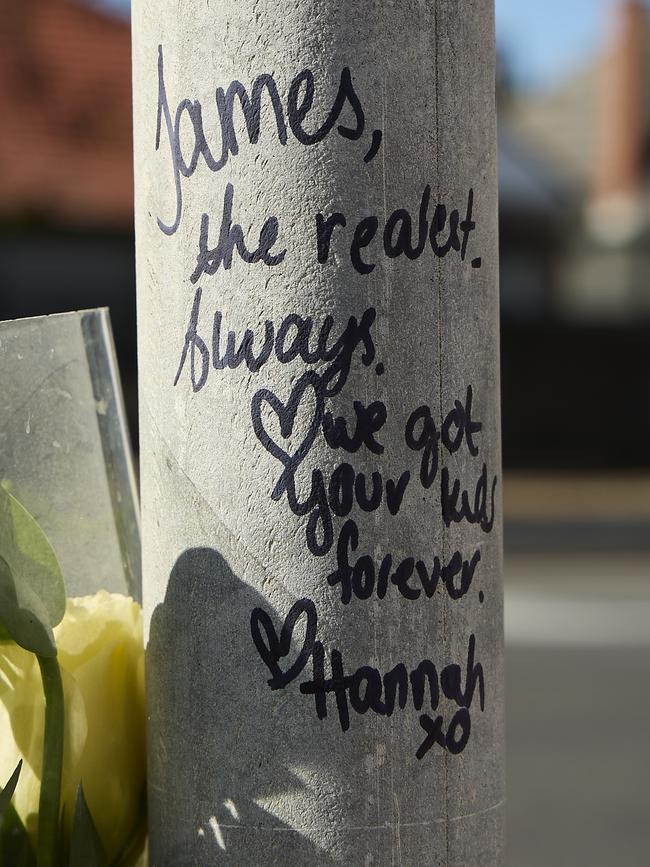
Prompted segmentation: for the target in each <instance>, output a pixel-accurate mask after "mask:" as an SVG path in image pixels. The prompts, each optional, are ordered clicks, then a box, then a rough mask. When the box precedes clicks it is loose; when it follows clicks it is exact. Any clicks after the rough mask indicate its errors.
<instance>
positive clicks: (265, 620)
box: [251, 599, 318, 689]
mask: <svg viewBox="0 0 650 867" xmlns="http://www.w3.org/2000/svg"><path fill="white" fill-rule="evenodd" d="M303 614H306V615H307V624H306V626H305V637H304V639H303V643H302V648H301V650H300V653H299V654H298V656H297V658H296V661H295V662H294V663H293V665H292V666H291V667H290V668H289V669H287V671H283V670H282V668H281V667H280V665H279V664H278V663H279V662H280V660H281V659H284V658H285V657H286V656H288V655H289V652H290V650H291V642H292V640H293V630H294V628H295V625H296V623H297V622H298V620H300V618H301V617H302V615H303ZM317 627H318V615H317V613H316V606H315V605H314V603H313V602H312V601H311V599H299V600H298V601H297V602H296V603H295V605H293V606H292V608H291V611H289V613H288V614H287V617H286V620H285V621H284V623H283V625H282V629H281V631H280V636H279V637H278V634H277V632H276V631H275V626H274V625H273V621H272V620H271V618H270V616H269V615H268V614H267V613H266V611H265V610H264V609H263V608H254V609H253V611H252V612H251V636H252V637H253V642H254V644H255V647H256V648H257V652H258V653H259V655H260V656H261V657H262V659H263V661H264V663H265V664H266V667H267V668H268V670H269V671H270V672H271V674H272V675H273V676H272V677H271V678H270V679H269V681H268V683H269V686H270V687H271V689H283V688H284V687H285V686H287V684H289V683H291V681H292V680H295V679H296V678H297V677H298V675H299V674H300V672H301V671H302V670H303V668H304V667H305V666H306V665H307V662H308V661H309V657H310V656H311V653H312V650H313V649H314V642H315V640H316V630H317ZM262 631H263V632H264V635H262Z"/></svg>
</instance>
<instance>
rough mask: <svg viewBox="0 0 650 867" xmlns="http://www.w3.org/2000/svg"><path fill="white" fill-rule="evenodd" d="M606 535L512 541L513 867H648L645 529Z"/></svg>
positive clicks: (648, 555)
mask: <svg viewBox="0 0 650 867" xmlns="http://www.w3.org/2000/svg"><path fill="white" fill-rule="evenodd" d="M583 529H584V528H583ZM602 529H603V528H600V527H598V526H594V527H592V528H591V533H589V532H585V533H583V534H582V536H581V534H580V533H572V532H571V528H570V527H569V528H568V530H567V528H566V527H565V528H564V530H561V529H560V530H559V531H558V527H557V526H556V528H555V529H549V532H548V533H545V532H544V528H543V527H540V526H538V527H537V528H532V536H531V533H528V536H526V539H527V541H523V542H522V536H521V534H520V533H517V532H515V533H512V532H511V534H510V545H509V548H510V550H511V551H516V552H517V553H515V554H511V555H510V556H508V557H507V560H506V642H507V666H508V670H507V677H508V680H507V697H508V704H507V714H508V733H507V735H508V788H509V791H508V797H509V862H508V863H509V867H647V865H650V530H649V531H648V532H647V533H646V534H645V539H646V540H647V542H646V544H647V547H648V549H649V550H648V551H645V550H642V548H643V541H644V540H643V536H639V537H638V539H637V545H636V548H637V550H635V551H632V552H631V551H630V546H629V544H628V543H625V544H617V543H616V540H617V539H618V540H619V541H620V540H621V539H623V538H624V537H625V532H622V533H617V531H616V529H617V528H616V526H609V527H608V528H607V533H606V535H607V538H609V539H611V540H613V544H607V545H602V544H600V545H599V539H601V540H602V538H603V534H602V532H601V530H602ZM621 529H622V530H625V528H621ZM528 530H531V528H530V527H529V528H528ZM627 530H628V531H629V524H628V526H627ZM524 535H525V534H524ZM589 537H591V538H592V539H593V545H591V546H589V547H590V549H591V551H592V553H585V552H584V551H580V550H573V549H572V548H573V547H575V546H572V544H571V539H576V538H580V540H581V541H580V546H581V547H582V546H584V542H585V539H588V538H589ZM531 538H536V539H538V540H545V545H529V543H530V541H531ZM628 541H629V540H628ZM527 547H529V548H532V549H534V550H529V551H528V552H526V548H527ZM544 547H546V550H545V551H540V550H539V549H540V548H542V549H543V548H544ZM599 547H600V548H601V549H603V548H604V550H600V551H597V549H598V548H599Z"/></svg>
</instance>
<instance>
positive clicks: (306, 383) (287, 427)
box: [251, 370, 325, 500]
mask: <svg viewBox="0 0 650 867" xmlns="http://www.w3.org/2000/svg"><path fill="white" fill-rule="evenodd" d="M309 389H313V391H314V395H315V397H316V403H315V406H314V409H313V415H312V420H311V424H310V425H309V428H308V430H307V433H306V434H305V436H304V438H303V440H302V442H301V443H300V445H299V446H298V448H297V449H296V451H295V452H293V454H291V453H290V452H287V451H285V450H284V449H283V448H281V447H280V446H279V445H278V444H277V443H276V442H275V440H274V439H273V437H271V436H270V435H269V434H268V432H267V430H266V428H265V427H264V421H263V419H262V408H263V406H265V405H266V404H268V405H269V406H270V407H271V409H272V410H273V412H274V413H275V414H276V415H277V417H278V420H279V422H280V433H281V434H282V436H283V437H284V438H285V439H288V438H289V437H290V436H291V435H292V433H293V429H294V426H295V423H296V419H297V417H298V414H299V410H300V407H301V404H302V399H303V397H304V396H305V394H307V392H308V391H309ZM324 412H325V400H324V397H323V388H322V380H321V377H320V376H319V375H318V374H317V373H316V372H315V371H313V370H308V371H307V372H306V373H304V374H303V375H302V376H301V377H300V379H299V380H298V381H297V382H296V384H295V385H294V387H293V389H292V391H291V394H290V396H289V400H288V402H287V403H286V404H285V403H283V402H282V401H281V400H280V398H279V397H278V396H277V395H275V394H273V392H272V391H270V390H269V389H268V388H262V389H260V390H259V391H258V392H256V393H255V394H254V395H253V400H252V402H251V418H252V420H253V430H254V431H255V436H256V437H257V438H258V440H259V441H260V442H261V443H262V445H263V446H264V448H265V449H266V450H267V452H269V454H271V455H273V457H274V458H275V459H276V460H278V461H280V463H281V464H282V465H283V466H284V471H283V472H282V475H281V476H280V478H279V479H278V481H277V482H276V485H275V488H274V489H273V493H272V494H271V499H273V500H279V499H280V497H281V496H282V494H283V493H284V492H285V490H286V489H287V483H288V482H289V480H290V479H291V478H292V476H294V475H295V472H296V470H297V469H298V467H299V466H300V464H301V463H302V462H303V461H304V460H305V458H306V457H307V455H308V454H309V450H310V449H311V447H312V446H313V444H314V440H315V439H316V437H317V435H318V431H319V429H320V426H321V424H322V421H323V414H324Z"/></svg>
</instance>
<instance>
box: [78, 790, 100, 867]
mask: <svg viewBox="0 0 650 867" xmlns="http://www.w3.org/2000/svg"><path fill="white" fill-rule="evenodd" d="M107 863H108V862H107V860H106V855H105V854H104V849H103V847H102V842H101V840H100V839H99V834H98V833H97V828H95V823H94V822H93V817H92V816H91V815H90V810H89V809H88V804H87V803H86V798H85V795H84V790H83V786H82V785H81V784H80V785H79V788H78V789H77V801H76V804H75V809H74V820H73V823H72V835H71V837H70V861H69V867H107Z"/></svg>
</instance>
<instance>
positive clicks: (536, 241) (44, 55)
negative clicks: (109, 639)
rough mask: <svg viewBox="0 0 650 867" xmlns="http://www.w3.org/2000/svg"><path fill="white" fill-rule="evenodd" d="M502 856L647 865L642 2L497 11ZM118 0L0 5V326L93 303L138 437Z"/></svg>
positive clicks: (649, 70) (646, 216)
mask: <svg viewBox="0 0 650 867" xmlns="http://www.w3.org/2000/svg"><path fill="white" fill-rule="evenodd" d="M496 7H497V40H498V51H499V80H498V94H497V98H498V108H499V122H500V160H499V168H500V188H501V189H500V196H501V213H500V222H501V295H502V382H503V456H504V465H505V479H504V501H505V502H504V510H505V543H506V641H507V663H508V685H507V686H508V708H507V712H508V778H509V781H508V786H509V804H510V806H509V851H510V854H509V859H510V860H509V863H510V865H511V867H550V865H553V867H641V865H647V864H650V388H649V382H650V185H649V182H650V7H649V6H648V4H647V3H645V2H637V0H569V2H567V0H543V2H542V0H496ZM128 17H129V8H128V3H127V2H119V0H114V2H103V3H99V2H90V0H88V2H83V0H20V2H15V0H0V116H1V117H2V123H3V130H2V134H0V319H13V318H17V317H24V316H33V315H37V314H43V313H52V312H58V311H66V310H72V309H79V308H88V307H95V306H102V305H106V306H109V307H110V309H111V316H112V319H113V329H114V333H115V340H116V344H117V350H118V355H119V361H120V366H121V369H122V374H123V382H124V390H125V398H126V403H127V411H128V414H129V421H130V425H131V431H132V433H133V434H134V436H136V435H137V418H136V390H137V384H136V364H135V358H136V348H135V276H134V245H133V220H132V214H133V206H132V196H133V187H132V169H131V159H132V158H131V94H130V91H131V80H130V76H131V68H130V34H129V21H128Z"/></svg>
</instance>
